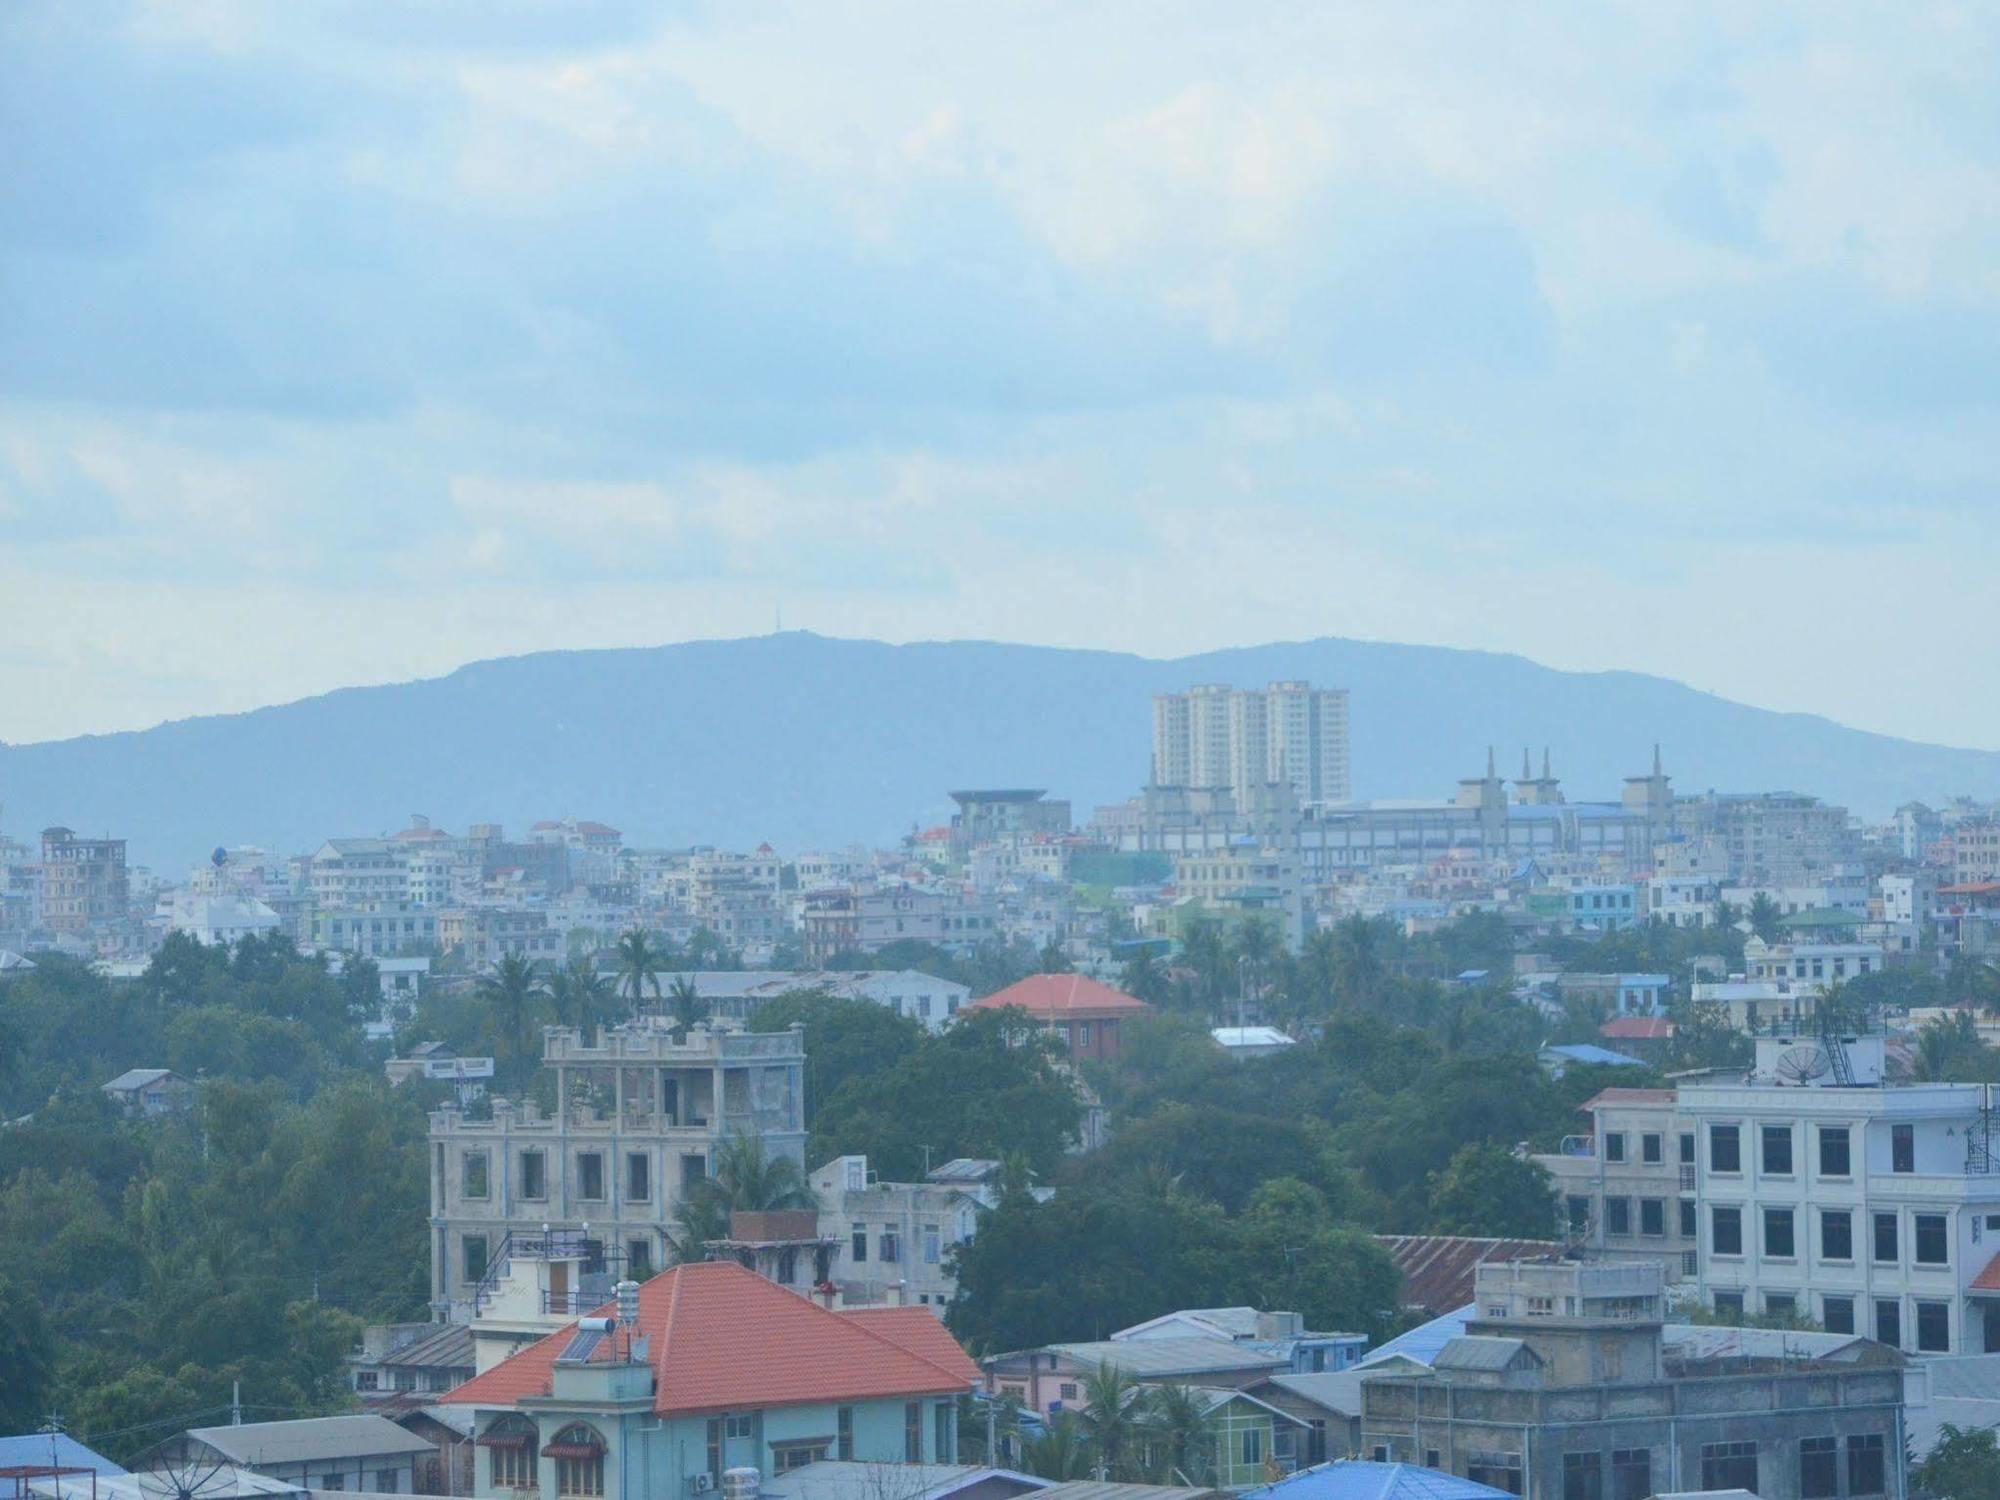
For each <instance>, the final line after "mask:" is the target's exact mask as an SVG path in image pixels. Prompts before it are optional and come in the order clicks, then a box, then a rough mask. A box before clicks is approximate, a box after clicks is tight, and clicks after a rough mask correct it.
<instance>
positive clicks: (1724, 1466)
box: [1701, 1443, 1757, 1494]
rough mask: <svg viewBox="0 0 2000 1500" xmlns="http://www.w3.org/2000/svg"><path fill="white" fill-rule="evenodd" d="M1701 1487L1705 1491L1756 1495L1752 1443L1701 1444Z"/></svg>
mask: <svg viewBox="0 0 2000 1500" xmlns="http://www.w3.org/2000/svg"><path fill="white" fill-rule="evenodd" d="M1701 1487H1702V1488H1703V1489H1705V1490H1749V1491H1750V1492H1751V1493H1752V1494H1755V1493H1756V1492H1757V1445H1756V1444H1755V1443H1703V1444H1702V1445H1701Z"/></svg>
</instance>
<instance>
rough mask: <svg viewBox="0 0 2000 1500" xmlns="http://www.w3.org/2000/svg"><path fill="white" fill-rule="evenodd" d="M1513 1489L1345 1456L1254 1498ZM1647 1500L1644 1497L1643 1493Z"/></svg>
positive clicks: (1363, 1498) (1496, 1499)
mask: <svg viewBox="0 0 2000 1500" xmlns="http://www.w3.org/2000/svg"><path fill="white" fill-rule="evenodd" d="M1506 1494H1507V1492H1506V1491H1505V1490H1496V1489H1494V1488H1493V1486H1492V1485H1490V1484H1476V1483H1474V1482H1473V1481H1472V1480H1470V1479H1461V1478H1459V1477H1458V1476H1457V1475H1455V1474H1444V1473H1440V1472H1439V1471H1438V1470H1436V1469H1425V1468H1420V1467H1418V1466H1417V1465H1415V1464H1378V1463H1371V1462H1369V1461H1368V1460H1366V1459H1360V1460H1352V1459H1344V1460H1339V1461H1337V1462H1334V1463H1329V1464H1321V1465H1319V1466H1318V1467H1316V1468H1311V1469H1302V1470H1300V1471H1299V1472H1298V1473H1296V1474H1293V1475H1290V1476H1288V1477H1286V1478H1284V1479H1281V1480H1279V1481H1278V1482H1277V1483H1276V1484H1273V1485H1267V1486H1265V1487H1264V1488H1263V1489H1261V1490H1252V1491H1251V1492H1250V1495H1251V1497H1254V1500H1504V1497H1505V1496H1506ZM1639 1500H1644V1497H1639Z"/></svg>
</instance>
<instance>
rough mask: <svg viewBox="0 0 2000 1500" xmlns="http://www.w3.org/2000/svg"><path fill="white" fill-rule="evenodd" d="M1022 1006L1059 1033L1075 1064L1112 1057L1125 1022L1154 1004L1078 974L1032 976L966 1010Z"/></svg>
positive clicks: (1116, 1052) (1145, 1011) (1115, 1052)
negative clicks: (1075, 1061)
mask: <svg viewBox="0 0 2000 1500" xmlns="http://www.w3.org/2000/svg"><path fill="white" fill-rule="evenodd" d="M1009 1007H1014V1008H1017V1009H1020V1010H1024V1011H1026V1012H1027V1013H1028V1015H1029V1016H1030V1017H1031V1018H1032V1019H1034V1020H1035V1021H1037V1022H1039V1023H1040V1024H1041V1026H1042V1028H1043V1029H1044V1030H1046V1031H1049V1032H1051V1033H1053V1034H1054V1035H1055V1036H1056V1037H1058V1038H1059V1039H1060V1040H1061V1041H1062V1043H1063V1045H1064V1046H1066V1047H1068V1048H1069V1053H1070V1056H1071V1057H1073V1058H1075V1059H1076V1060H1077V1061H1078V1062H1083V1061H1086V1060H1090V1059H1102V1058H1112V1057H1116V1056H1117V1055H1118V1053H1119V1049H1120V1046H1121V1044H1122V1040H1123V1033H1124V1028H1125V1026H1126V1024H1127V1023H1128V1022H1131V1021H1133V1020H1136V1019H1137V1018H1138V1017H1140V1016H1146V1015H1151V1014H1152V1012H1153V1007H1152V1006H1150V1005H1148V1004H1147V1003H1146V1002H1145V1001H1143V1000H1135V999H1134V998H1133V997H1132V996H1130V995H1128V994H1126V993H1125V992H1124V991H1122V990H1115V989H1113V988H1112V987H1111V986H1110V985H1108V984H1099V983H1098V982H1097V981H1096V980H1095V979H1087V978H1085V977H1084V976H1083V975H1081V974H1030V975H1029V976H1028V977H1027V978H1026V979H1023V980H1019V981H1017V982H1016V983H1014V984H1010V985H1008V986H1007V987H1006V988H1005V989H1004V990H998V991H995V992H994V993H993V994H991V995H988V996H986V997H985V998H984V999H983V1000H975V1001H973V1002H972V1004H971V1005H969V1006H967V1007H965V1008H966V1009H967V1010H1004V1009H1007V1008H1009Z"/></svg>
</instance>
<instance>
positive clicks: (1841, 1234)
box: [1819, 1208, 1854, 1260]
mask: <svg viewBox="0 0 2000 1500" xmlns="http://www.w3.org/2000/svg"><path fill="white" fill-rule="evenodd" d="M1819 1257H1820V1259H1821V1260H1853V1259H1854V1215H1853V1214H1851V1213H1849V1212H1848V1211H1847V1210H1846V1209H1844V1208H1824V1209H1821V1210H1820V1215H1819Z"/></svg>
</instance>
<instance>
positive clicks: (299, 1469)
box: [196, 1444, 419, 1495]
mask: <svg viewBox="0 0 2000 1500" xmlns="http://www.w3.org/2000/svg"><path fill="white" fill-rule="evenodd" d="M196 1446H198V1447H200V1448H201V1449H203V1450H204V1451H206V1452H208V1453H210V1454H212V1455H213V1457H214V1458H215V1459H222V1455H221V1454H219V1453H215V1452H214V1450H213V1449H209V1448H208V1447H207V1445H206V1444H198V1445H196ZM418 1457H419V1455H415V1454H410V1453H380V1454H368V1455H364V1456H362V1457H360V1458H328V1459H316V1460H314V1461H312V1462H310V1463H299V1464H257V1465H253V1466H247V1467H250V1468H251V1471H252V1472H253V1473H257V1474H262V1475H264V1476H265V1477H266V1478H269V1479H277V1480H282V1481H284V1482H286V1483H289V1484H296V1485H298V1486H299V1487H300V1488H301V1489H315V1490H364V1491H369V1490H372V1491H375V1492H377V1493H380V1494H384V1495H413V1494H415V1493H417V1458H418ZM225 1461H226V1460H225Z"/></svg>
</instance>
